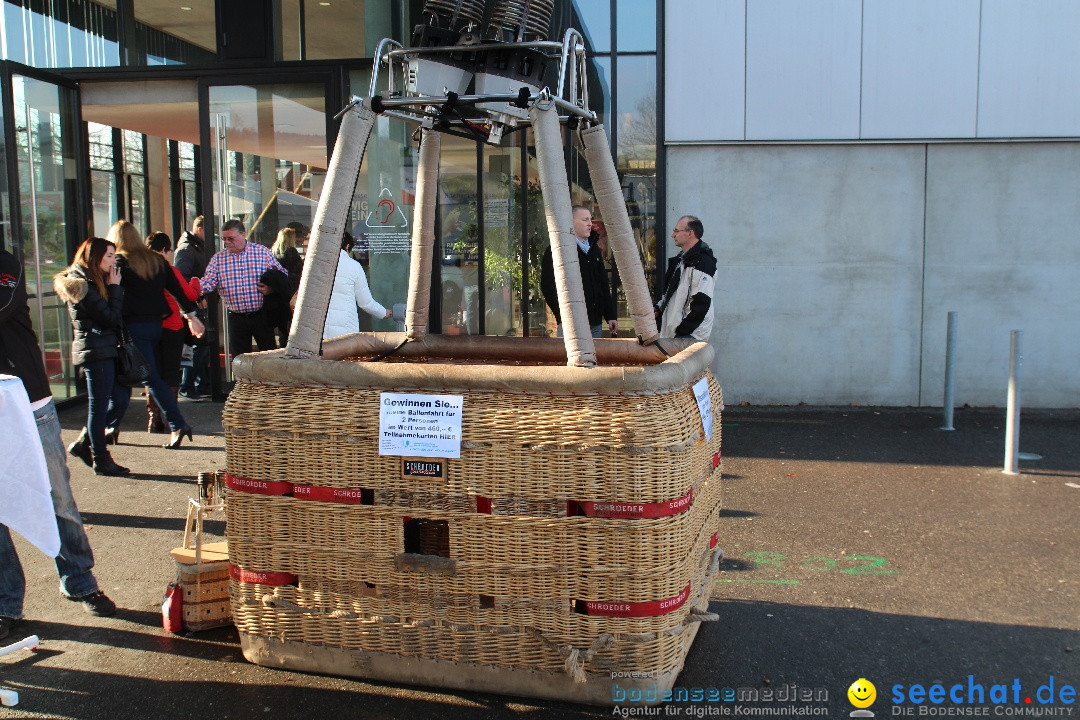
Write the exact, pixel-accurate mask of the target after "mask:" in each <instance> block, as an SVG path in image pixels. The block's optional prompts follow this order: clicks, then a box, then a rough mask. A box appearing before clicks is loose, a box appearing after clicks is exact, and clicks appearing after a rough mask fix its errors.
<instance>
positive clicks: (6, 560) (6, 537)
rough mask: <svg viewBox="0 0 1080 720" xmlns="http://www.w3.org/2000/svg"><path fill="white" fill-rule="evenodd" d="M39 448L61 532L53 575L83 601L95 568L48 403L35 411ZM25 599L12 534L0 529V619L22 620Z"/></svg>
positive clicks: (94, 582) (93, 586)
mask: <svg viewBox="0 0 1080 720" xmlns="http://www.w3.org/2000/svg"><path fill="white" fill-rule="evenodd" d="M34 419H35V420H36V421H37V428H38V435H39V436H40V437H41V447H42V449H43V450H44V451H45V466H46V467H47V468H48V470H49V484H50V485H51V486H52V489H51V494H52V502H53V509H54V510H55V511H56V524H57V526H58V528H59V530H60V554H59V555H57V556H56V574H57V575H59V576H60V591H61V592H62V593H64V594H65V595H68V596H70V597H82V596H83V595H89V594H90V593H92V592H94V591H96V590H97V589H98V584H97V580H96V579H95V578H94V574H93V573H92V572H90V569H91V568H93V567H94V553H93V551H92V550H91V549H90V541H89V540H88V539H87V538H86V530H84V529H83V523H82V518H81V517H79V508H77V507H75V497H74V496H73V495H72V494H71V475H70V474H69V473H68V467H67V460H66V455H65V452H64V441H63V440H61V439H60V419H59V418H57V417H56V406H55V405H54V404H53V403H52V401H51V400H50V401H49V404H48V405H46V406H45V407H43V408H40V409H38V410H35V411H34ZM25 595H26V577H25V576H24V575H23V569H22V563H20V562H19V556H18V554H16V552H15V544H14V543H13V542H12V541H11V531H9V530H8V528H7V526H6V525H0V615H3V616H4V617H10V618H21V617H22V613H23V598H24V597H25Z"/></svg>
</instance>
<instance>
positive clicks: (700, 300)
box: [656, 215, 716, 342]
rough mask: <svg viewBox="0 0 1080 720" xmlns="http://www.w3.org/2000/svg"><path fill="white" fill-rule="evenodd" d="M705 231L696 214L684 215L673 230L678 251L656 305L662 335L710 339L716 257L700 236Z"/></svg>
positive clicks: (672, 259)
mask: <svg viewBox="0 0 1080 720" xmlns="http://www.w3.org/2000/svg"><path fill="white" fill-rule="evenodd" d="M704 234H705V228H704V227H703V226H702V224H701V220H699V219H698V218H696V217H694V216H693V215H683V216H682V217H681V218H679V220H678V221H677V222H676V223H675V229H674V230H672V231H671V237H672V239H673V240H674V241H675V246H676V247H677V248H679V254H678V255H677V256H675V257H673V258H671V259H670V260H668V271H667V275H666V277H665V282H664V287H665V288H666V290H665V292H664V297H663V298H662V299H661V301H660V302H659V303H658V304H657V306H656V315H657V317H658V318H659V319H660V337H665V338H692V339H694V340H704V341H706V342H708V340H709V335H710V334H711V333H712V324H713V286H714V284H715V281H716V257H715V256H713V251H712V248H710V247H709V246H708V245H707V244H706V243H705V242H704V241H703V240H702V239H701V236H702V235H704Z"/></svg>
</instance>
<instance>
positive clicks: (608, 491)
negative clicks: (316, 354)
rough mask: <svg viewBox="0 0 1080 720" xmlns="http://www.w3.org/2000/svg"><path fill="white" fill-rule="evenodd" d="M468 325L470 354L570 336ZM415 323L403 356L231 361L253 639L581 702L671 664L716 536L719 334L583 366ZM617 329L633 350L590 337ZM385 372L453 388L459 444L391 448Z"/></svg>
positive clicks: (707, 573)
mask: <svg viewBox="0 0 1080 720" xmlns="http://www.w3.org/2000/svg"><path fill="white" fill-rule="evenodd" d="M473 340H474V342H472V343H471V345H470V349H471V350H472V351H474V354H475V353H478V352H481V351H482V350H483V349H484V348H483V346H485V345H486V346H488V350H490V354H493V355H498V354H503V355H505V354H506V353H505V351H504V352H501V353H500V347H499V346H500V345H506V344H507V343H510V344H514V345H521V344H526V343H527V344H529V345H531V346H532V347H531V348H530V351H531V354H533V355H534V356H535V355H536V354H537V353H538V352H539V350H538V349H539V348H543V349H547V350H549V351H553V352H558V351H560V350H561V344H559V343H556V342H554V341H545V340H533V341H521V340H517V341H516V342H515V339H512V338H507V339H498V338H491V339H486V338H485V339H480V338H476V339H473ZM440 343H441V344H443V347H433V346H437V345H439V344H440ZM340 344H343V343H341V342H339V345H340ZM424 345H426V346H427V347H425V348H418V350H419V351H421V352H423V353H424V357H422V358H405V359H404V360H405V361H404V362H393V363H390V362H386V361H365V360H363V359H349V358H346V359H342V360H326V359H323V360H305V361H295V360H289V359H286V358H283V357H280V356H277V354H275V353H260V354H257V355H247V356H243V357H241V358H240V360H239V361H237V363H236V372H237V375H238V377H239V379H238V382H237V385H236V387H235V389H234V390H233V392H232V394H231V395H230V397H229V401H228V404H227V406H226V409H225V414H224V424H225V432H226V453H227V464H228V473H229V477H228V478H227V485H228V487H229V491H228V502H227V508H228V529H229V553H230V560H231V563H232V568H231V571H232V577H233V582H232V603H233V618H234V620H235V622H236V626H237V628H238V629H239V631H240V634H241V638H242V643H243V647H244V653H245V655H246V656H247V657H248V659H249V660H252V661H254V662H256V663H259V664H264V665H272V666H281V667H288V668H292V669H298V670H309V671H315V672H323V673H331V674H341V675H354V676H360V677H368V678H377V679H382V680H391V681H400V682H408V683H419V684H429V685H440V686H446V687H454V688H462V689H471V690H485V691H493V692H503V693H510V694H522V695H535V696H546V697H552V698H560V699H571V700H577V701H581V702H588V703H610V702H612V700H613V697H612V692H613V687H615V686H617V687H618V688H619V689H622V690H626V689H628V688H634V687H642V688H646V689H648V688H649V687H653V686H655V687H658V688H660V689H661V690H663V689H664V688H666V687H670V686H671V685H672V684H673V683H674V681H675V678H676V676H677V674H678V672H679V671H680V670H681V668H682V665H683V661H684V658H685V656H686V653H687V650H688V649H689V647H690V644H691V643H692V641H693V639H694V636H695V634H696V632H697V629H698V627H699V623H700V621H701V620H703V619H707V617H708V616H707V605H708V600H709V591H710V584H711V583H712V582H714V581H715V573H716V570H717V564H718V562H719V557H720V551H719V548H718V546H717V537H716V533H717V530H718V526H719V513H720V506H721V476H720V467H719V456H720V433H719V427H720V412H719V408H720V407H721V405H722V398H721V393H720V387H719V386H718V385H717V383H716V381H715V380H714V379H713V378H712V375H711V374H710V373H709V372H708V370H707V368H708V361H709V360H710V359H711V356H712V351H711V349H710V348H709V347H708V346H707V345H705V344H697V345H694V346H692V347H691V348H689V349H687V350H684V351H682V352H680V353H678V354H677V355H675V356H674V357H672V358H670V359H666V360H664V362H661V363H658V364H655V365H632V366H625V365H617V366H610V367H608V366H604V365H603V363H602V362H601V364H600V366H599V367H595V368H591V369H588V370H586V369H581V368H568V367H558V366H551V365H536V366H522V365H520V364H513V365H511V364H508V363H505V362H504V363H497V362H491V361H489V362H487V363H480V362H478V361H477V360H476V359H475V358H465V359H459V360H457V361H455V360H454V359H453V358H447V357H442V358H438V357H433V356H430V355H428V353H435V352H442V353H447V352H449V351H452V350H453V349H454V348H453V343H451V342H449V341H447V340H442V339H440V338H438V337H432V338H429V339H428V340H427V341H426V342H425V343H424ZM605 345H613V346H616V347H615V349H616V350H620V351H623V352H625V351H626V350H641V349H639V348H636V346H634V345H633V341H629V340H627V341H619V340H612V341H607V342H606V343H604V342H601V341H598V343H597V346H598V347H597V350H598V355H599V357H600V358H601V360H602V359H603V357H604V352H603V351H604V346H605ZM619 346H622V347H619ZM339 352H340V350H339ZM641 354H642V355H644V354H645V353H644V352H642V353H641ZM421 360H423V361H422V362H421ZM701 379H704V380H705V381H706V384H707V387H708V395H709V406H710V407H711V412H712V418H711V420H712V427H713V428H716V430H715V431H713V432H712V437H711V439H709V440H706V439H705V436H704V424H703V420H702V417H701V416H700V409H699V408H700V405H699V403H698V402H697V400H696V399H695V396H694V391H693V389H692V386H693V385H694V384H695V383H697V382H699V381H700V380H701ZM387 392H394V393H402V392H414V393H424V394H431V395H432V396H434V397H439V396H441V395H461V396H463V407H462V415H461V417H462V424H461V451H460V457H459V458H446V459H441V458H440V459H437V460H432V459H430V458H429V459H426V461H424V462H418V461H416V460H410V459H408V458H405V457H401V456H393V455H380V454H379V444H378V443H377V442H376V438H377V437H378V436H379V433H380V426H379V422H380V407H381V403H380V398H381V397H382V396H383V394H384V393H387ZM410 463H412V464H413V465H414V466H415V465H419V466H421V470H422V471H424V472H425V473H426V474H421V475H414V474H410V472H409V468H408V466H409V464H410ZM654 697H655V696H654Z"/></svg>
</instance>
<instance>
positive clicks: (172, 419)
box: [108, 323, 188, 432]
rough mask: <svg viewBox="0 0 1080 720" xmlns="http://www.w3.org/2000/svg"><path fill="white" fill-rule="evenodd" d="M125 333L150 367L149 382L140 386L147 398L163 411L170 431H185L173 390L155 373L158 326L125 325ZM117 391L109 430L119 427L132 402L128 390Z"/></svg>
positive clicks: (159, 324)
mask: <svg viewBox="0 0 1080 720" xmlns="http://www.w3.org/2000/svg"><path fill="white" fill-rule="evenodd" d="M127 330H128V334H130V335H131V339H132V340H134V341H135V347H137V348H139V352H141V353H142V354H143V357H145V358H146V363H147V364H148V365H149V366H150V379H149V380H147V381H146V382H144V383H143V385H144V386H145V387H146V389H147V390H149V391H150V396H151V397H152V398H154V402H156V403H157V404H158V407H159V408H161V409H162V410H163V411H164V412H165V421H166V422H168V423H169V429H170V430H172V431H173V432H176V431H177V430H180V429H181V428H186V427H187V426H188V424H187V421H186V420H184V416H183V415H181V414H180V407H179V406H178V405H177V404H176V398H174V397H173V394H172V388H170V387H169V386H168V384H167V383H166V382H165V381H164V380H162V379H161V373H159V372H158V368H157V363H156V362H155V361H154V348H155V347H157V344H158V341H159V340H161V323H128V326H127ZM120 391H121V392H120V396H121V397H120V403H119V404H118V407H117V411H116V413H115V414H113V412H112V411H111V410H110V412H109V421H108V425H109V427H119V426H120V421H121V420H122V419H123V418H124V413H126V412H127V409H128V404H129V403H130V402H131V389H130V388H120Z"/></svg>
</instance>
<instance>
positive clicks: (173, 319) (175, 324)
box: [161, 265, 201, 330]
mask: <svg viewBox="0 0 1080 720" xmlns="http://www.w3.org/2000/svg"><path fill="white" fill-rule="evenodd" d="M169 269H170V270H172V271H173V274H174V275H176V281H177V282H178V283H180V287H182V288H184V295H186V296H187V299H188V300H190V301H191V302H195V301H196V300H198V299H199V295H200V294H201V293H200V292H199V278H197V277H193V278H191V280H190V281H188V280H185V279H184V275H183V273H181V272H180V271H179V270H177V269H176V267H175V266H172V265H170V266H169ZM165 302H167V303H169V310H171V311H172V312H171V313H170V314H169V317H167V318H165V319H164V320H162V321H161V327H163V328H165V329H166V330H183V329H184V318H182V317H180V306H179V305H177V304H176V299H175V298H174V297H173V296H172V293H170V292H168V291H165Z"/></svg>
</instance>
